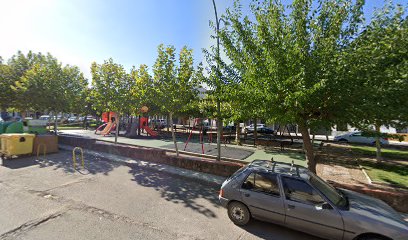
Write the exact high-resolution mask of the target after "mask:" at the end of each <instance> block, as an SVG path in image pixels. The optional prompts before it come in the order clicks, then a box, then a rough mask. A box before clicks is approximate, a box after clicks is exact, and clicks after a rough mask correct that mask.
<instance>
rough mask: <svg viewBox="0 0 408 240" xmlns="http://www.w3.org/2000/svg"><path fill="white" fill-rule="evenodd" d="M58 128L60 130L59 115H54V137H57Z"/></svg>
mask: <svg viewBox="0 0 408 240" xmlns="http://www.w3.org/2000/svg"><path fill="white" fill-rule="evenodd" d="M57 128H58V119H57V113H55V114H54V135H57Z"/></svg>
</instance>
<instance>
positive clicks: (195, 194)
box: [129, 168, 220, 218]
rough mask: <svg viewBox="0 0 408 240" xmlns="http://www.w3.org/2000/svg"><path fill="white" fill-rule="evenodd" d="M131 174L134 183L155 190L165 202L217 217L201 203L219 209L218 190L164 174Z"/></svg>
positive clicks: (134, 169)
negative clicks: (207, 203) (208, 203)
mask: <svg viewBox="0 0 408 240" xmlns="http://www.w3.org/2000/svg"><path fill="white" fill-rule="evenodd" d="M129 173H130V174H131V175H132V176H133V179H132V181H135V182H136V183H137V184H139V185H141V186H144V187H151V188H154V189H155V190H156V191H159V192H160V194H161V197H162V198H164V199H165V200H167V201H170V202H172V203H175V204H183V205H184V206H185V207H188V208H191V209H193V210H195V211H196V212H198V213H201V214H203V215H205V216H206V217H208V218H216V217H217V215H216V214H215V212H214V211H212V210H211V209H209V208H207V207H206V206H205V204H204V202H203V203H200V201H208V202H210V203H211V204H212V206H213V207H215V208H219V207H220V205H219V204H218V189H216V188H214V187H210V186H205V185H203V184H199V183H195V182H194V181H191V180H188V179H185V178H180V177H177V176H174V175H171V174H168V173H164V172H156V171H144V170H143V169H142V170H141V169H139V168H132V169H131V170H130V171H129Z"/></svg>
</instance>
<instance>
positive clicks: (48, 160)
mask: <svg viewBox="0 0 408 240" xmlns="http://www.w3.org/2000/svg"><path fill="white" fill-rule="evenodd" d="M34 165H38V166H39V167H40V168H44V167H52V168H53V170H58V169H62V170H63V171H64V172H66V173H74V172H79V173H80V174H83V175H88V174H98V173H102V174H105V175H108V174H109V172H110V171H112V170H113V169H114V168H116V167H118V166H120V164H119V163H116V162H114V161H110V160H108V159H105V158H102V157H99V156H94V155H88V154H84V165H85V169H82V167H81V160H80V158H79V157H78V159H77V169H74V167H73V161H72V153H71V152H70V151H64V150H62V151H60V152H59V153H55V154H47V155H46V156H45V157H44V156H40V157H39V158H38V159H37V157H35V156H32V157H24V158H15V159H11V160H6V161H3V166H4V167H7V168H10V169H21V168H26V167H30V166H34Z"/></svg>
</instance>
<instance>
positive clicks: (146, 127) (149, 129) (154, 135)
mask: <svg viewBox="0 0 408 240" xmlns="http://www.w3.org/2000/svg"><path fill="white" fill-rule="evenodd" d="M142 128H143V129H144V130H146V132H147V133H148V134H149V135H150V136H152V137H157V132H156V131H153V129H151V128H149V127H148V126H142Z"/></svg>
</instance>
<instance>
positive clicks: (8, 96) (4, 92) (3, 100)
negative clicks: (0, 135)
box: [0, 61, 14, 111]
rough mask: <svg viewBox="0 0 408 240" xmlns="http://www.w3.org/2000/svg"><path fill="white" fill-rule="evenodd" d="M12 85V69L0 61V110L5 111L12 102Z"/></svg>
mask: <svg viewBox="0 0 408 240" xmlns="http://www.w3.org/2000/svg"><path fill="white" fill-rule="evenodd" d="M12 85H14V79H13V75H12V69H11V68H10V66H8V65H7V64H3V63H2V61H0V110H1V111H5V110H6V109H7V108H9V107H11V106H12V105H13V102H14V99H13V98H14V97H13V96H14V92H13V89H12V88H11V86H12Z"/></svg>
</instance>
